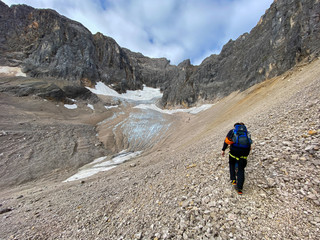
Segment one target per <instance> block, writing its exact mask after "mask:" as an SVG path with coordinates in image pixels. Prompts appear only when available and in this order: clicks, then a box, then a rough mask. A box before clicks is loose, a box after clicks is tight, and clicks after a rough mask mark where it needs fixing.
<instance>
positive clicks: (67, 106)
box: [64, 104, 78, 109]
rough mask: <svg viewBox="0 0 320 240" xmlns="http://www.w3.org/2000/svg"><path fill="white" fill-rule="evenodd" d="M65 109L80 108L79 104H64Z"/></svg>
mask: <svg viewBox="0 0 320 240" xmlns="http://www.w3.org/2000/svg"><path fill="white" fill-rule="evenodd" d="M64 107H65V108H68V109H76V108H77V107H78V106H77V104H64Z"/></svg>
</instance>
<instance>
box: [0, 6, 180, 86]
mask: <svg viewBox="0 0 320 240" xmlns="http://www.w3.org/2000/svg"><path fill="white" fill-rule="evenodd" d="M0 31H1V32H2V33H6V34H2V36H1V39H0V64H1V65H8V66H22V67H23V71H24V72H25V73H27V75H28V76H30V77H36V78H44V77H53V78H57V79H64V80H69V81H70V82H73V83H74V84H78V85H79V84H81V85H85V86H87V85H94V83H95V82H97V81H103V82H105V83H106V84H113V85H114V89H115V90H117V91H118V92H125V91H126V90H127V89H140V88H142V85H143V84H147V85H148V86H157V87H160V86H162V84H163V82H164V81H165V79H166V77H167V75H168V72H169V73H170V72H173V73H174V72H175V71H174V70H169V71H166V69H167V68H170V69H177V67H176V66H170V64H169V61H168V60H167V59H164V58H161V59H151V58H148V57H145V56H143V55H142V54H139V53H132V52H131V51H129V50H127V49H123V48H121V47H120V46H119V45H118V44H117V43H116V41H115V40H113V39H112V38H110V37H107V36H104V35H102V34H101V33H97V34H95V35H92V34H91V32H90V31H89V30H88V29H86V28H85V27H84V26H83V25H81V24H80V23H77V22H75V21H72V20H70V19H67V18H66V17H64V16H61V15H60V14H58V13H57V12H55V11H53V10H48V9H34V8H32V7H29V6H26V5H14V6H12V7H8V6H7V5H5V4H4V3H3V2H0Z"/></svg>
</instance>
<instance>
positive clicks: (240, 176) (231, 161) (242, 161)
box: [229, 155, 247, 189]
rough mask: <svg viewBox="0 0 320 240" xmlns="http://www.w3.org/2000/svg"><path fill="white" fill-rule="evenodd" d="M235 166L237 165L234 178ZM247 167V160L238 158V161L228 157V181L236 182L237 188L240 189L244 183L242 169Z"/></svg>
mask: <svg viewBox="0 0 320 240" xmlns="http://www.w3.org/2000/svg"><path fill="white" fill-rule="evenodd" d="M236 164H237V165H238V172H237V178H236ZM246 166H247V159H244V158H239V160H237V159H235V158H234V157H232V156H230V155H229V168H230V179H231V180H237V188H238V189H242V188H243V183H244V178H245V177H244V168H245V167H246Z"/></svg>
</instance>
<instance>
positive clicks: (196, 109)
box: [134, 104, 213, 114]
mask: <svg viewBox="0 0 320 240" xmlns="http://www.w3.org/2000/svg"><path fill="white" fill-rule="evenodd" d="M212 106H213V104H204V105H202V106H200V107H192V108H187V109H173V110H168V109H161V108H159V107H157V106H156V105H155V104H139V105H137V106H135V107H134V108H140V109H145V110H147V109H149V110H154V111H158V112H160V113H165V114H174V113H178V112H186V113H191V114H197V113H199V112H201V111H205V110H207V109H209V108H210V107H212Z"/></svg>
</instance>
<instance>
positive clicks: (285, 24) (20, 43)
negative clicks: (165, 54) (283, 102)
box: [0, 0, 320, 106]
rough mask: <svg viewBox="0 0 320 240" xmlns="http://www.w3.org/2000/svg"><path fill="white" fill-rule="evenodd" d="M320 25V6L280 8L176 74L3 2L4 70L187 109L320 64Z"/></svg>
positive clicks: (39, 12) (71, 24) (163, 64)
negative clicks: (157, 94) (155, 95)
mask: <svg viewBox="0 0 320 240" xmlns="http://www.w3.org/2000/svg"><path fill="white" fill-rule="evenodd" d="M319 19H320V2H319V1H318V0H303V1H300V0H277V1H274V3H273V4H272V5H271V7H270V9H269V10H267V11H266V13H265V14H264V15H263V16H262V17H261V19H260V21H259V23H258V24H257V26H256V27H255V28H253V29H252V30H251V32H250V33H245V34H243V35H242V36H240V37H239V38H238V39H237V40H235V41H233V40H230V41H229V42H228V43H227V44H226V45H225V46H224V47H223V49H222V51H221V53H220V54H219V55H211V56H210V57H208V58H206V59H205V60H204V61H203V62H202V63H201V64H200V65H199V66H193V65H191V64H190V61H188V60H186V61H184V62H182V63H181V64H179V65H178V66H174V65H170V62H169V61H168V60H167V59H165V58H160V59H152V58H148V57H145V56H143V55H142V54H140V53H134V52H131V51H130V50H128V49H124V48H121V47H120V46H119V45H118V44H117V43H116V42H115V41H114V40H113V39H112V38H110V37H106V36H104V35H102V34H101V33H97V34H95V35H92V34H91V33H90V31H89V30H87V29H86V28H85V27H84V26H82V25H81V24H79V23H77V22H75V21H72V20H70V19H67V18H65V17H63V16H61V15H60V14H58V13H57V12H55V11H53V10H43V9H34V8H31V7H28V6H26V5H16V6H12V7H10V8H9V7H8V6H6V5H5V4H4V3H2V2H0V30H1V32H5V33H6V34H5V35H2V36H1V37H0V64H1V65H9V66H18V65H20V66H22V67H23V70H24V72H26V73H27V74H28V76H31V77H54V78H59V79H60V78H61V79H66V80H68V81H70V82H72V83H73V84H78V85H82V86H88V85H91V86H92V85H94V83H95V82H97V81H103V82H105V83H106V84H113V86H114V89H115V90H117V91H118V92H125V91H126V90H128V89H140V88H142V85H143V84H146V85H147V86H153V87H160V88H161V89H162V90H163V91H164V95H163V98H162V105H163V106H171V105H177V104H179V105H184V106H190V105H193V104H195V103H196V102H197V101H198V100H199V99H203V100H212V99H217V98H220V97H222V96H226V95H227V94H229V93H231V92H232V91H235V90H244V89H246V88H248V87H250V86H252V85H254V84H255V83H258V82H261V81H263V80H265V79H268V78H271V77H274V76H277V75H279V74H282V73H284V72H285V71H287V70H289V69H290V68H292V67H293V66H295V65H296V64H297V63H299V62H300V61H302V60H303V59H306V58H309V60H312V59H313V58H314V57H316V56H318V54H319V50H320V43H319V41H317V39H319V38H320V32H319V29H320V21H319Z"/></svg>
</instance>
